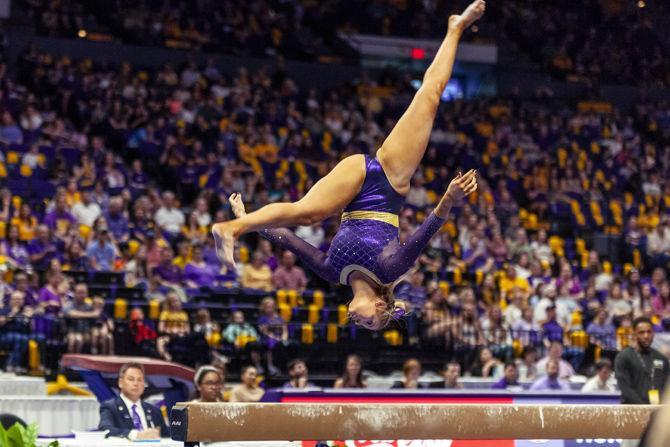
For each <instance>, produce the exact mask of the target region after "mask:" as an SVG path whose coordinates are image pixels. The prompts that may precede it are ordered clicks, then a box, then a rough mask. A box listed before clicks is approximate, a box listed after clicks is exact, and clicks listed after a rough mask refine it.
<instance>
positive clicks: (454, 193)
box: [444, 169, 477, 205]
mask: <svg viewBox="0 0 670 447" xmlns="http://www.w3.org/2000/svg"><path fill="white" fill-rule="evenodd" d="M476 190H477V171H475V170H474V169H470V170H469V171H468V172H466V173H465V175H462V174H461V173H460V172H459V173H458V175H457V176H456V178H455V179H453V180H452V181H451V183H449V187H448V188H447V192H446V194H445V195H444V196H445V197H446V198H447V199H448V200H450V201H451V204H452V205H458V204H459V203H460V202H461V201H462V200H463V199H464V198H465V197H467V196H469V195H470V194H472V193H473V192H475V191H476Z"/></svg>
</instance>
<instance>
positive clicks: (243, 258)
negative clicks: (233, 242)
mask: <svg viewBox="0 0 670 447" xmlns="http://www.w3.org/2000/svg"><path fill="white" fill-rule="evenodd" d="M240 262H241V263H242V264H246V263H247V262H249V249H248V248H247V247H245V246H242V247H240Z"/></svg>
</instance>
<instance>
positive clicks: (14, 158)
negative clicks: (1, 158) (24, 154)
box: [7, 151, 19, 165]
mask: <svg viewBox="0 0 670 447" xmlns="http://www.w3.org/2000/svg"><path fill="white" fill-rule="evenodd" d="M18 163H19V154H18V153H16V151H9V152H7V164H10V165H15V164H18Z"/></svg>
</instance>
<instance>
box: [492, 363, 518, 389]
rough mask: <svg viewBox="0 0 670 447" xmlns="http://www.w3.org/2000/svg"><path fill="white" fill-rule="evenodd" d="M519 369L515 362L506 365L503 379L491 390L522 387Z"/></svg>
mask: <svg viewBox="0 0 670 447" xmlns="http://www.w3.org/2000/svg"><path fill="white" fill-rule="evenodd" d="M520 386H521V385H520V384H519V369H518V368H517V366H516V363H514V362H508V363H505V371H504V373H503V378H502V379H500V380H499V381H498V382H496V383H494V384H493V386H492V387H491V388H493V389H494V390H506V389H508V388H513V387H520Z"/></svg>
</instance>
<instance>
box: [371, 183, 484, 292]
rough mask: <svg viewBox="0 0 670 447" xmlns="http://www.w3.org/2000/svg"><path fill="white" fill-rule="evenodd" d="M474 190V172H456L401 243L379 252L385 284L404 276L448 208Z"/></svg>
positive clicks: (475, 186)
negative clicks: (436, 202) (406, 238)
mask: <svg viewBox="0 0 670 447" xmlns="http://www.w3.org/2000/svg"><path fill="white" fill-rule="evenodd" d="M476 189H477V173H476V171H474V170H471V171H469V172H468V173H466V174H465V175H460V174H459V175H458V176H457V177H456V178H455V179H454V180H452V181H451V183H450V184H449V188H448V189H447V192H446V193H445V194H444V196H443V197H442V199H441V200H440V203H439V204H438V205H437V207H435V209H434V210H433V212H431V213H430V214H429V215H428V217H426V219H425V220H424V221H423V223H422V224H421V225H420V226H419V228H417V229H416V231H415V232H414V233H413V234H412V235H411V236H410V237H409V239H408V240H407V241H406V242H404V243H402V244H398V245H393V246H389V247H388V248H387V249H386V250H384V252H382V254H381V258H380V260H379V264H380V269H379V270H380V278H379V279H380V280H381V281H382V282H383V283H385V284H389V283H392V282H394V281H395V280H397V279H398V278H400V277H401V276H402V275H404V274H405V273H406V272H407V271H408V270H409V269H410V268H411V267H412V266H413V265H414V262H415V261H416V259H417V258H418V257H419V255H420V254H421V252H422V251H423V249H424V248H425V247H426V245H428V242H430V239H431V238H432V237H433V235H434V234H435V233H437V231H438V230H439V229H440V228H441V227H442V225H443V224H444V221H445V220H446V219H447V217H448V216H449V212H450V211H451V207H452V206H453V205H454V204H457V203H459V202H460V201H461V200H462V199H463V198H464V197H466V196H468V195H469V194H471V193H472V192H474V191H475V190H476Z"/></svg>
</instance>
